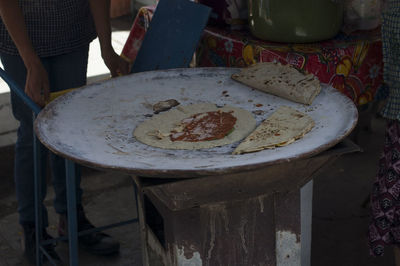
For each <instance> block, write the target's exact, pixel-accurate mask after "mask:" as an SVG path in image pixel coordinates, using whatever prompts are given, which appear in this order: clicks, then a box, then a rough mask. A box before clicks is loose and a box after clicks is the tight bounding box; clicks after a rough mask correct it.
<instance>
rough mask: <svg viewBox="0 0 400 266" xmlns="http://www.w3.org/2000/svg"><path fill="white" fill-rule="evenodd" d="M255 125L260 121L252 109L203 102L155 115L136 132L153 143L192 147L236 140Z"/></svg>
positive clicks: (136, 134)
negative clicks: (255, 117) (251, 111)
mask: <svg viewBox="0 0 400 266" xmlns="http://www.w3.org/2000/svg"><path fill="white" fill-rule="evenodd" d="M207 119H208V120H207ZM225 120H226V122H224V121H225ZM221 125H222V126H221ZM218 127H220V128H218ZM255 127H256V121H255V119H254V117H253V115H252V114H251V113H250V112H249V111H246V110H244V109H242V108H237V107H233V106H228V105H225V106H224V107H217V106H216V105H215V104H212V103H202V104H193V105H187V106H178V107H176V108H174V109H171V110H168V111H166V112H164V113H160V114H158V115H155V116H153V117H152V118H150V119H149V120H146V121H144V122H143V123H141V124H139V125H138V126H137V127H136V129H135V130H134V132H133V135H134V137H135V138H136V139H137V140H138V141H140V142H142V143H144V144H147V145H150V146H153V147H157V148H162V149H187V150H191V149H204V148H212V147H218V146H223V145H227V144H231V143H234V142H236V141H239V140H241V139H243V138H245V137H246V136H247V135H249V134H250V133H251V132H252V131H253V130H254V129H255Z"/></svg>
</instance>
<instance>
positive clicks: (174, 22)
mask: <svg viewBox="0 0 400 266" xmlns="http://www.w3.org/2000/svg"><path fill="white" fill-rule="evenodd" d="M210 12H211V9H210V8H209V7H206V6H204V5H200V4H197V3H193V2H191V1H189V0H160V2H159V4H158V6H157V8H156V10H155V12H154V15H153V18H152V20H151V22H150V25H149V29H148V30H147V32H146V35H145V38H144V40H143V43H142V46H141V49H140V50H139V53H138V55H137V57H136V60H135V62H134V64H133V66H132V70H131V73H136V72H141V71H149V70H161V69H171V68H182V67H188V66H189V64H190V61H191V59H192V57H193V54H194V51H195V49H196V46H197V43H198V42H199V40H200V37H201V34H202V32H203V30H204V27H205V26H206V23H207V21H208V17H209V15H210ZM0 77H1V78H2V79H3V80H4V81H5V82H6V83H7V84H8V85H9V87H10V89H11V90H12V91H13V92H15V93H16V94H17V95H18V97H20V98H21V99H22V100H23V101H24V102H25V104H26V105H27V106H28V107H29V108H30V109H31V110H32V113H33V116H32V119H33V120H34V119H36V116H37V115H38V114H39V112H40V111H41V108H40V107H39V106H38V105H37V104H36V103H34V102H33V101H32V100H31V99H30V98H29V97H28V96H27V95H26V94H25V93H24V90H23V89H21V88H19V86H18V85H17V83H16V82H14V81H13V80H12V79H11V78H10V77H9V76H8V75H7V74H6V72H5V71H4V70H3V69H1V68H0ZM42 149H45V147H44V146H43V145H42V144H41V143H40V141H39V140H38V139H37V137H36V136H34V178H35V186H34V189H35V223H36V228H35V230H36V232H41V231H42V230H43V228H42V215H39V214H40V213H42V208H41V204H40V202H39V200H40V198H41V195H42V193H43V192H42V189H41V187H42V182H43V180H46V179H45V178H44V175H45V169H43V164H42V162H41V156H40V154H41V150H42ZM65 164H66V182H67V199H68V200H67V211H68V238H67V237H61V238H56V239H55V240H60V239H68V240H69V258H70V265H73V266H76V265H78V264H79V262H78V232H77V209H76V198H75V195H76V189H75V188H76V186H75V185H76V177H77V175H79V174H80V171H79V167H78V166H77V165H76V164H75V163H74V162H72V161H70V160H67V159H65ZM135 190H136V188H135ZM135 196H136V191H135ZM137 221H138V219H132V220H128V221H124V222H119V223H115V224H111V225H107V226H103V227H98V228H96V229H95V230H93V229H92V230H89V231H86V232H80V233H79V236H80V235H83V234H86V233H91V232H93V231H100V230H105V229H108V228H112V227H115V226H121V225H125V224H129V223H133V222H137ZM50 241H51V240H50ZM50 241H49V240H47V241H43V240H42V237H41V234H36V246H37V247H38V249H37V251H36V255H37V256H36V257H37V262H36V265H42V254H44V255H45V256H47V257H48V258H49V261H50V262H51V263H53V264H55V262H54V261H52V260H51V258H50V257H49V256H48V254H47V252H46V251H45V249H44V248H43V246H44V245H46V244H49V243H50ZM53 241H54V240H53Z"/></svg>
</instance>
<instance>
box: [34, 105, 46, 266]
mask: <svg viewBox="0 0 400 266" xmlns="http://www.w3.org/2000/svg"><path fill="white" fill-rule="evenodd" d="M35 118H36V114H34V113H33V115H32V119H33V121H34V120H35ZM41 150H42V146H41V143H40V141H39V140H38V139H37V137H36V135H35V132H34V133H33V167H34V204H35V232H36V233H35V236H36V238H35V241H36V265H39V266H40V265H42V263H43V257H42V254H41V252H40V246H41V242H42V231H43V223H42V222H43V215H42V212H43V210H42V193H43V191H42V183H43V178H42V175H43V173H44V171H43V165H42V156H41Z"/></svg>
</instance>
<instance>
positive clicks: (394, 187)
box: [368, 120, 400, 256]
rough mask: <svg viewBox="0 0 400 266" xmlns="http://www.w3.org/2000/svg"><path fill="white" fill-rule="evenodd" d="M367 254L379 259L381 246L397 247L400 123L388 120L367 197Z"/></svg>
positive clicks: (399, 198) (399, 233)
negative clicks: (369, 213)
mask: <svg viewBox="0 0 400 266" xmlns="http://www.w3.org/2000/svg"><path fill="white" fill-rule="evenodd" d="M371 209H372V219H371V223H370V226H369V235H368V238H369V245H370V253H371V255H374V256H382V255H383V252H384V247H385V245H391V244H400V122H399V121H398V120H389V121H388V124H387V126H386V134H385V144H384V149H383V153H382V156H381V158H380V160H379V171H378V174H377V178H376V181H375V183H374V184H373V189H372V194H371Z"/></svg>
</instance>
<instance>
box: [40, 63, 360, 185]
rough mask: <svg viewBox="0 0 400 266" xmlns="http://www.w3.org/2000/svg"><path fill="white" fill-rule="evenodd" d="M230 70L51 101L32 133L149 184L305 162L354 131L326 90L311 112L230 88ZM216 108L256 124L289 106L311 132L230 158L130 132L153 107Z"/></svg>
mask: <svg viewBox="0 0 400 266" xmlns="http://www.w3.org/2000/svg"><path fill="white" fill-rule="evenodd" d="M238 71H239V69H235V68H192V69H176V70H166V71H151V72H142V73H137V74H132V75H128V76H124V77H120V78H115V79H111V80H108V81H105V82H101V83H97V84H92V85H89V86H86V87H83V88H81V89H78V90H75V91H73V92H72V93H69V94H67V95H64V96H61V97H60V98H58V99H56V100H55V101H53V102H52V103H50V104H49V105H48V106H46V107H45V108H44V110H43V111H42V112H41V113H40V114H39V116H38V118H37V119H36V121H35V131H36V134H37V135H38V137H39V139H40V140H41V141H42V142H43V143H44V144H45V145H46V146H47V147H48V148H49V149H50V150H52V151H53V152H55V153H57V154H59V155H61V156H64V157H67V158H69V159H72V160H74V161H76V162H78V163H82V164H85V165H88V166H94V167H100V168H103V169H110V170H120V171H123V172H125V173H131V174H136V175H140V176H148V177H171V176H174V177H182V178H183V177H195V176H206V175H215V174H229V173H234V172H237V171H247V170H254V169H257V168H261V167H265V166H268V165H272V164H276V163H281V162H288V161H292V160H294V159H299V158H306V157H310V156H312V155H315V154H317V153H320V152H321V151H324V150H326V149H328V148H329V147H332V146H333V145H335V144H336V143H338V142H339V141H341V140H342V139H343V138H344V137H346V136H347V135H348V134H349V133H350V132H351V130H352V129H353V128H354V127H355V124H356V122H357V117H358V114H357V110H356V107H355V106H354V104H353V102H352V101H351V100H350V99H348V98H347V97H346V96H344V95H342V94H341V93H340V92H338V91H337V90H336V89H334V88H332V87H328V86H323V89H322V92H321V93H320V95H319V96H317V98H316V99H315V100H314V102H313V104H312V105H311V106H305V105H302V104H297V103H294V102H290V101H287V100H285V99H282V98H279V97H275V96H273V95H269V94H266V93H263V92H259V91H256V90H252V89H249V88H248V87H246V86H244V85H242V84H239V83H237V82H235V81H233V80H231V78H230V76H231V74H232V73H235V72H238ZM166 99H176V100H177V101H179V102H180V103H181V105H188V104H193V103H202V102H213V103H216V104H218V105H223V104H229V105H233V106H237V107H241V108H244V109H246V110H249V111H252V112H254V116H255V118H256V120H257V123H260V122H261V121H262V120H264V119H265V118H266V117H268V116H269V115H270V114H271V113H272V112H273V111H274V110H275V109H276V108H277V107H279V106H281V105H287V106H290V107H293V108H295V109H297V110H299V111H302V112H305V113H307V114H308V115H310V116H311V117H312V118H313V119H314V121H315V122H316V126H315V127H314V128H313V129H312V131H311V132H309V133H308V134H307V135H305V136H304V138H302V139H300V140H298V141H296V142H295V143H292V144H290V145H288V146H286V147H279V148H276V149H272V150H263V151H260V152H256V153H249V154H243V155H232V154H231V153H232V151H233V150H234V148H235V147H236V146H237V145H238V143H234V144H231V145H226V146H223V147H217V148H212V149H202V150H194V151H193V150H192V151H190V150H164V149H159V148H153V147H150V146H147V145H145V144H142V143H140V142H138V141H136V139H135V138H134V137H133V136H132V132H133V130H134V129H135V127H136V126H137V125H138V124H139V123H141V122H143V121H144V120H146V119H148V115H150V114H152V105H153V104H155V103H157V102H159V101H162V100H166Z"/></svg>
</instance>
